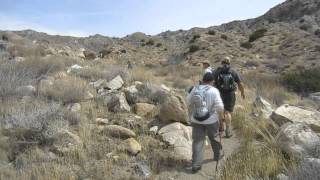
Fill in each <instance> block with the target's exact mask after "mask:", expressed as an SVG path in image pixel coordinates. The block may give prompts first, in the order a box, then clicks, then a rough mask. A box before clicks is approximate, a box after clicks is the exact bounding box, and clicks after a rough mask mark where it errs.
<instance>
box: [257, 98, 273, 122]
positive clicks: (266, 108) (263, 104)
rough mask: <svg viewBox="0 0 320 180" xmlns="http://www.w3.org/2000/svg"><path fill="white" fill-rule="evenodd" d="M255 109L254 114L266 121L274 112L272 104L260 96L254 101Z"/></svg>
mask: <svg viewBox="0 0 320 180" xmlns="http://www.w3.org/2000/svg"><path fill="white" fill-rule="evenodd" d="M253 107H254V109H253V112H254V114H255V115H257V116H260V117H263V118H265V119H268V118H270V116H271V114H272V112H273V109H272V106H271V104H270V103H269V102H268V101H266V100H265V99H263V98H262V97H260V96H258V97H257V98H256V100H255V101H254V103H253Z"/></svg>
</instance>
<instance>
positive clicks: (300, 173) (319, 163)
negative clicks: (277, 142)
mask: <svg viewBox="0 0 320 180" xmlns="http://www.w3.org/2000/svg"><path fill="white" fill-rule="evenodd" d="M288 179H289V180H301V179H307V180H319V179H320V159H316V158H305V159H303V160H302V161H301V163H300V165H299V167H298V169H297V170H293V171H291V172H289V178H288Z"/></svg>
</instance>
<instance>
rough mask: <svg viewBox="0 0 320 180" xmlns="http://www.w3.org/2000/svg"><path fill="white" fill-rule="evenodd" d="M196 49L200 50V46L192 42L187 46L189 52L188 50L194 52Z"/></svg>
mask: <svg viewBox="0 0 320 180" xmlns="http://www.w3.org/2000/svg"><path fill="white" fill-rule="evenodd" d="M198 50H200V47H199V46H198V45H195V44H192V45H190V47H189V52H190V53H194V52H196V51H198Z"/></svg>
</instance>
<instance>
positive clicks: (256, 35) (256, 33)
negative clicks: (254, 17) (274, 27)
mask: <svg viewBox="0 0 320 180" xmlns="http://www.w3.org/2000/svg"><path fill="white" fill-rule="evenodd" d="M267 31H268V30H267V29H265V28H262V29H258V30H256V31H254V32H253V33H252V34H251V35H250V36H249V42H253V41H255V40H257V39H259V38H261V37H263V36H264V34H265V33H266V32H267Z"/></svg>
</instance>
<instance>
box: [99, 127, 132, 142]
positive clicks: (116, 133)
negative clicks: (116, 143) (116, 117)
mask: <svg viewBox="0 0 320 180" xmlns="http://www.w3.org/2000/svg"><path fill="white" fill-rule="evenodd" d="M100 133H102V134H106V135H110V136H112V137H116V138H124V139H126V138H132V137H136V133H134V132H133V131H132V130H130V129H128V128H125V127H122V126H118V125H107V126H104V127H102V128H101V129H100Z"/></svg>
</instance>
